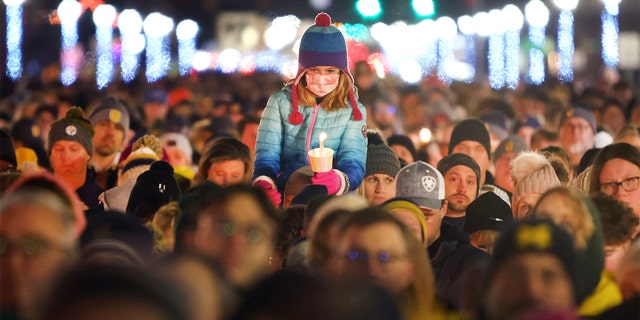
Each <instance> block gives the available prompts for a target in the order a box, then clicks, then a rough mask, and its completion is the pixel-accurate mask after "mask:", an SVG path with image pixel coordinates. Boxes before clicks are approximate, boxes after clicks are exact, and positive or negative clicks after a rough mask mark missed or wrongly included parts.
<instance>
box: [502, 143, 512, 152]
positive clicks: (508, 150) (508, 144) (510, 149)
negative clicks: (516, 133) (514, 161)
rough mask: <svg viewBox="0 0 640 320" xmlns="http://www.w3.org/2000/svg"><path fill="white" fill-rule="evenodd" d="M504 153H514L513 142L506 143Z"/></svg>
mask: <svg viewBox="0 0 640 320" xmlns="http://www.w3.org/2000/svg"><path fill="white" fill-rule="evenodd" d="M504 151H506V152H513V141H508V142H507V143H505V145H504Z"/></svg>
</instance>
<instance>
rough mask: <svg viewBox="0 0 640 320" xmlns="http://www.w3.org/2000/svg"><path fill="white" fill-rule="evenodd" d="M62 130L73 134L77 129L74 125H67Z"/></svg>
mask: <svg viewBox="0 0 640 320" xmlns="http://www.w3.org/2000/svg"><path fill="white" fill-rule="evenodd" d="M64 132H66V133H67V135H70V136H75V135H76V133H78V129H77V128H76V126H74V125H68V126H67V127H66V128H64Z"/></svg>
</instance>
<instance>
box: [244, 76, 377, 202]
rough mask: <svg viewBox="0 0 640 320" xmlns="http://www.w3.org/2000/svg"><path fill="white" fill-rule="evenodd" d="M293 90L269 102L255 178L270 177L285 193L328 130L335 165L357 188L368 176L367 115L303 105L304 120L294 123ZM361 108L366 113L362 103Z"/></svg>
mask: <svg viewBox="0 0 640 320" xmlns="http://www.w3.org/2000/svg"><path fill="white" fill-rule="evenodd" d="M291 90H292V87H291V86H286V87H284V88H283V89H282V90H281V91H278V92H276V93H274V94H273V95H272V96H271V97H270V98H269V101H268V102H267V106H266V108H265V109H264V112H263V114H262V120H261V121H260V126H259V128H258V137H257V139H256V158H255V163H254V170H253V177H252V178H253V179H255V178H257V177H259V176H267V177H269V178H271V179H272V180H273V181H274V182H275V183H276V186H277V187H278V190H280V192H282V191H283V190H284V184H285V182H286V181H287V179H288V178H289V176H290V175H291V174H292V173H293V172H294V171H295V170H297V169H299V168H301V167H303V166H306V165H309V161H308V158H307V152H308V151H309V150H311V149H314V148H318V147H319V145H320V142H319V139H318V136H319V135H320V133H321V132H325V133H326V134H327V136H328V137H327V140H325V142H324V145H325V147H326V148H331V149H333V150H334V152H335V153H334V166H333V168H334V169H338V170H340V171H342V172H343V173H345V174H346V175H347V177H348V178H349V182H350V187H349V190H350V191H351V190H355V189H356V188H357V187H358V186H359V185H360V183H361V182H362V179H363V178H364V172H365V163H366V160H367V139H366V116H365V117H363V118H362V120H359V121H355V120H353V119H352V110H351V108H341V109H338V110H334V111H326V110H325V109H324V108H322V107H321V106H320V105H316V106H300V108H299V111H300V113H301V114H302V117H303V119H304V121H303V123H302V124H300V125H294V124H292V123H290V122H289V114H290V113H291V112H292V105H291ZM358 109H359V110H360V112H361V113H362V114H363V115H366V110H365V108H364V106H363V105H362V104H361V103H358Z"/></svg>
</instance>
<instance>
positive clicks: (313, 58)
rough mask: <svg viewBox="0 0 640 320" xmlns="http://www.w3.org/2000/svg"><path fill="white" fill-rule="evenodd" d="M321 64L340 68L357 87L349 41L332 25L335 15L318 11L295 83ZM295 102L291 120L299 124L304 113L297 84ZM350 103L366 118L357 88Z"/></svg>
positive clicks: (302, 49)
mask: <svg viewBox="0 0 640 320" xmlns="http://www.w3.org/2000/svg"><path fill="white" fill-rule="evenodd" d="M318 66H331V67H336V68H338V69H340V70H341V71H342V72H344V74H346V75H347V76H349V81H351V85H352V86H353V83H354V81H353V76H352V75H351V72H350V71H349V59H348V55H347V42H346V41H345V39H344V36H343V35H342V32H341V31H340V30H339V29H338V28H336V27H335V26H333V25H331V17H330V16H329V15H328V14H327V13H324V12H320V13H318V15H317V16H316V20H315V24H314V25H312V26H310V27H309V28H308V29H307V30H306V31H305V32H304V34H303V35H302V39H300V51H299V53H298V74H297V75H296V78H295V81H294V85H297V84H298V82H300V79H301V78H302V75H303V74H304V73H305V71H307V69H309V68H313V67H318ZM292 89H293V90H292V93H291V100H292V101H291V102H292V107H293V111H292V112H291V114H290V115H289V122H291V123H292V124H295V125H298V124H301V123H302V114H301V113H300V111H298V93H297V90H296V88H295V86H294V87H293V88H292ZM349 102H350V103H351V108H352V112H353V118H354V120H356V121H360V120H362V113H361V112H360V110H358V103H357V102H356V97H355V94H354V89H353V87H352V88H351V90H349Z"/></svg>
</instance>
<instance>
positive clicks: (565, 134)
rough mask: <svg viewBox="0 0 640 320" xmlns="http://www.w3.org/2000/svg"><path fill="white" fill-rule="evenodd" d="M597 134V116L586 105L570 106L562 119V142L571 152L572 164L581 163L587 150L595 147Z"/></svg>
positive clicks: (565, 148)
mask: <svg viewBox="0 0 640 320" xmlns="http://www.w3.org/2000/svg"><path fill="white" fill-rule="evenodd" d="M595 136H596V118H595V116H594V115H593V112H591V110H589V109H587V107H586V106H576V107H575V108H569V109H568V110H567V111H565V112H564V113H563V114H562V118H561V120H560V133H559V138H560V144H561V145H562V148H563V149H564V150H565V151H566V152H567V153H568V154H569V158H570V159H571V165H572V166H574V168H575V167H577V166H578V164H580V159H582V156H583V155H584V153H585V152H587V150H589V149H591V148H593V146H594V144H595Z"/></svg>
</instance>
